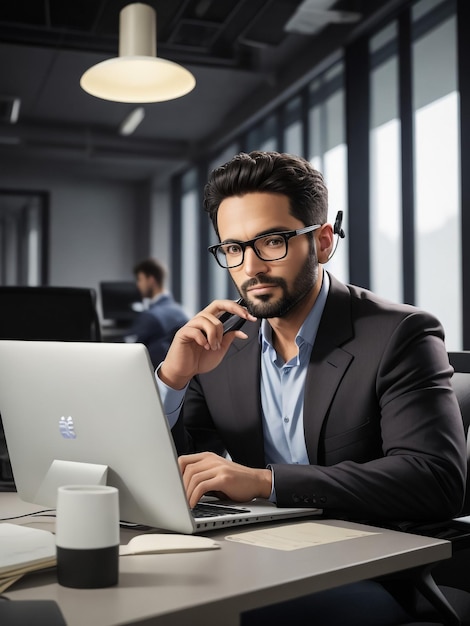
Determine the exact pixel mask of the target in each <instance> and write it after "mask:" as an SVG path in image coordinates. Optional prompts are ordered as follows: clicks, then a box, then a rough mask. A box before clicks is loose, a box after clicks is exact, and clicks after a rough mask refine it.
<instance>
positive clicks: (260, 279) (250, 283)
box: [241, 274, 285, 292]
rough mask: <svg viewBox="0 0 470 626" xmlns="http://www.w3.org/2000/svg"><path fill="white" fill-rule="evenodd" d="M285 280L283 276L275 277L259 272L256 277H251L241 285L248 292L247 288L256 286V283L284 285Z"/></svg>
mask: <svg viewBox="0 0 470 626" xmlns="http://www.w3.org/2000/svg"><path fill="white" fill-rule="evenodd" d="M284 284H285V281H284V280H283V279H282V278H275V277H274V276H265V275H264V274H258V276H256V277H255V278H250V280H247V281H246V282H244V283H243V285H242V286H241V290H242V291H244V292H246V291H247V289H251V287H256V285H276V286H283V285H284Z"/></svg>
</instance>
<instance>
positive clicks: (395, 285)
mask: <svg viewBox="0 0 470 626" xmlns="http://www.w3.org/2000/svg"><path fill="white" fill-rule="evenodd" d="M369 53H370V62H371V68H372V69H371V73H370V96H371V108H370V133H369V142H370V178H369V180H370V192H369V193H370V215H369V225H370V276H371V289H372V290H373V291H375V292H376V293H377V294H379V295H381V296H383V297H384V298H388V299H389V300H393V301H395V302H402V301H403V279H402V277H403V254H402V219H401V213H402V203H401V172H400V168H401V154H400V150H401V146H400V132H401V129H400V113H399V105H398V55H397V24H396V22H393V23H392V24H390V25H389V26H387V28H385V29H384V30H382V31H380V32H379V33H378V34H377V35H375V36H374V37H373V38H372V39H371V40H370V44H369Z"/></svg>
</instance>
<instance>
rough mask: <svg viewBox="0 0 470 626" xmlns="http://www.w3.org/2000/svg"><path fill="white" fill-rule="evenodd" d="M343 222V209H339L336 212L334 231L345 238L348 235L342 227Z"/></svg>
mask: <svg viewBox="0 0 470 626" xmlns="http://www.w3.org/2000/svg"><path fill="white" fill-rule="evenodd" d="M342 223H343V211H338V213H337V214H336V219H335V223H334V225H333V233H334V234H335V235H338V237H341V239H344V238H345V237H346V233H345V232H344V230H343V229H342V228H341V224H342Z"/></svg>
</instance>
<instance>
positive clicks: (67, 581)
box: [56, 485, 119, 589]
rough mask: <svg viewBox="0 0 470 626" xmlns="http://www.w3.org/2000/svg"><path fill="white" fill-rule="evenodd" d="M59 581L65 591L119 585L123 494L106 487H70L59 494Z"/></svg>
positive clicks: (57, 527) (64, 487)
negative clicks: (120, 518)
mask: <svg viewBox="0 0 470 626" xmlns="http://www.w3.org/2000/svg"><path fill="white" fill-rule="evenodd" d="M56 547H57V579H58V582H59V584H61V585H63V586H65V587H76V588H81V589H85V588H87V589H91V588H98V587H110V586H112V585H116V584H117V582H118V577H119V494H118V490H117V489H116V488H115V487H108V486H105V485H66V486H63V487H59V489H58V492H57V517H56Z"/></svg>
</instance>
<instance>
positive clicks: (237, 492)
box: [178, 452, 271, 508]
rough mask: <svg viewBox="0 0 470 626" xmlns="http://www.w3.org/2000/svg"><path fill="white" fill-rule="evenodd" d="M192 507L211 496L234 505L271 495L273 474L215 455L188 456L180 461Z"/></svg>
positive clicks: (204, 453) (181, 457) (210, 453)
mask: <svg viewBox="0 0 470 626" xmlns="http://www.w3.org/2000/svg"><path fill="white" fill-rule="evenodd" d="M178 463H179V466H180V470H181V474H182V476H183V483H184V487H185V490H186V496H187V498H188V502H189V506H190V507H191V508H193V507H194V506H196V504H197V503H198V502H199V500H200V499H201V498H202V496H203V495H204V494H206V493H208V492H217V493H219V494H221V495H222V496H223V497H226V498H228V499H229V500H234V501H235V502H248V501H250V500H252V499H253V498H269V496H270V495H271V470H269V469H253V468H251V467H245V466H244V465H239V464H238V463H234V462H233V461H228V460H227V459H224V458H223V457H221V456H219V455H218V454H214V453H213V452H201V453H198V454H186V455H183V456H180V457H179V459H178Z"/></svg>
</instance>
